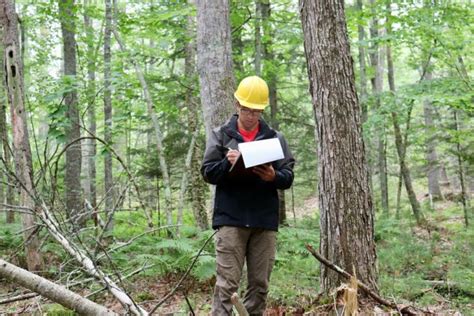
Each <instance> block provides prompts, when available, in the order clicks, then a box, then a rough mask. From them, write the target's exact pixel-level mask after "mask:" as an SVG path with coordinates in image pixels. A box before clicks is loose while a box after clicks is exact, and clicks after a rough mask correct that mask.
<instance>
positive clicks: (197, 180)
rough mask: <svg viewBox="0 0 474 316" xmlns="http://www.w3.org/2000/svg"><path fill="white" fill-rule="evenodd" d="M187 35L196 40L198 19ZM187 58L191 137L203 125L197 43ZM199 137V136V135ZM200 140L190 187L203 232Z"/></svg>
mask: <svg viewBox="0 0 474 316" xmlns="http://www.w3.org/2000/svg"><path fill="white" fill-rule="evenodd" d="M188 3H189V4H190V5H195V1H194V0H188ZM187 23H188V24H187V28H186V30H187V34H188V37H189V38H195V36H196V31H195V27H196V18H195V16H193V15H189V16H188V21H187ZM185 49H186V57H185V61H184V73H185V77H186V79H187V80H188V81H187V82H189V84H188V87H189V89H188V90H187V92H186V106H187V107H188V109H189V110H188V113H189V115H188V132H189V134H190V135H191V134H192V133H194V132H195V131H196V130H197V129H198V126H199V124H200V123H201V122H200V121H201V120H200V119H199V118H201V117H202V114H201V110H200V108H199V107H200V104H199V100H198V99H197V98H196V97H195V89H192V88H191V87H195V86H196V84H195V83H197V81H198V78H197V73H196V42H195V41H189V42H188V44H187V45H186V48H185ZM197 135H199V134H197ZM199 140H200V138H199V137H196V141H195V146H194V149H193V154H192V161H191V174H190V176H189V185H190V193H191V208H192V211H193V215H194V219H195V221H196V224H197V226H198V227H199V228H200V229H201V230H206V229H208V228H209V220H208V217H207V211H206V201H205V196H206V195H205V192H206V187H205V183H204V181H202V178H201V173H200V168H201V157H202V155H203V150H202V144H201V142H200V141H199Z"/></svg>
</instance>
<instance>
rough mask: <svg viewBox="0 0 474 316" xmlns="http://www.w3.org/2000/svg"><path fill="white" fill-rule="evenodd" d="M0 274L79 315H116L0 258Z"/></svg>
mask: <svg viewBox="0 0 474 316" xmlns="http://www.w3.org/2000/svg"><path fill="white" fill-rule="evenodd" d="M0 276H2V277H3V278H6V279H7V280H10V281H11V282H13V283H15V284H18V285H21V286H23V287H25V288H27V289H29V290H31V291H34V292H36V293H39V294H40V295H41V296H43V297H45V298H48V299H50V300H52V301H53V302H56V303H58V304H61V305H62V306H64V307H67V308H69V309H71V310H73V311H75V312H76V313H78V314H79V315H117V314H115V313H114V312H112V311H111V310H108V309H107V308H106V307H104V306H102V305H99V304H97V303H94V302H92V301H90V300H88V299H86V298H84V297H82V296H80V295H79V294H76V293H74V292H71V291H69V290H68V289H66V288H65V287H64V286H61V285H57V284H55V283H53V282H51V281H49V280H47V279H44V278H42V277H40V276H38V275H36V274H33V273H31V272H28V271H26V270H23V269H22V268H19V267H17V266H14V265H13V264H10V263H8V262H6V261H4V260H2V259H0Z"/></svg>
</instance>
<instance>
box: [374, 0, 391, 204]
mask: <svg viewBox="0 0 474 316" xmlns="http://www.w3.org/2000/svg"><path fill="white" fill-rule="evenodd" d="M370 5H371V6H372V14H374V15H375V0H370ZM370 37H371V40H372V47H371V52H370V62H371V65H372V67H373V68H374V73H375V75H374V76H373V77H372V78H371V83H372V93H373V94H374V97H375V108H376V109H380V106H381V100H380V98H381V93H382V89H383V75H382V74H383V63H382V58H381V54H380V49H381V48H380V47H379V45H378V43H377V41H378V40H379V22H378V18H377V17H373V18H372V20H371V23H370ZM380 115H382V116H384V115H383V114H382V113H380ZM380 121H381V123H380V124H381V126H379V131H378V132H377V165H378V175H379V183H380V201H381V206H382V210H383V212H384V213H388V209H389V205H388V178H387V153H386V144H385V120H384V119H383V120H380Z"/></svg>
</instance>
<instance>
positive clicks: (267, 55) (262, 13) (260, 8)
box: [255, 0, 287, 224]
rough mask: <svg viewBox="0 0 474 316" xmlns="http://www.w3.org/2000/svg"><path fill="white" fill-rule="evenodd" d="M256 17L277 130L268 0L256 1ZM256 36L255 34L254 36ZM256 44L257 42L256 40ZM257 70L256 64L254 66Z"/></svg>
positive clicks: (282, 207) (282, 210)
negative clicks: (258, 21) (261, 35)
mask: <svg viewBox="0 0 474 316" xmlns="http://www.w3.org/2000/svg"><path fill="white" fill-rule="evenodd" d="M256 6H257V16H258V17H259V18H260V23H259V24H258V25H259V34H260V32H261V31H260V28H261V29H263V39H260V40H259V43H260V46H261V47H260V53H261V54H262V58H261V60H262V61H263V77H264V78H265V80H266V81H267V83H268V90H269V98H270V123H271V126H272V127H273V128H274V129H276V130H278V128H279V125H280V124H279V122H278V119H277V112H278V99H277V80H276V78H277V76H276V73H275V72H276V71H275V69H274V68H272V67H271V66H270V65H272V64H273V63H274V54H273V47H272V38H273V37H274V33H273V29H272V26H271V23H270V17H271V7H270V1H269V0H257V1H256ZM255 36H257V33H256V34H255ZM256 42H257V40H256ZM255 68H256V69H257V64H256V65H255ZM278 199H279V202H280V203H279V211H278V213H279V223H280V224H284V223H286V222H287V217H286V199H285V191H284V190H278Z"/></svg>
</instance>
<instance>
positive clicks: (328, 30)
mask: <svg viewBox="0 0 474 316" xmlns="http://www.w3.org/2000/svg"><path fill="white" fill-rule="evenodd" d="M299 3H300V8H301V20H302V25H303V34H304V46H305V53H306V59H307V64H308V75H309V80H310V92H311V95H312V100H313V107H314V113H315V116H316V117H315V121H316V122H317V131H318V142H317V143H318V144H319V146H318V161H319V167H318V169H319V170H318V178H319V184H318V187H319V209H320V212H321V219H320V227H321V233H320V240H321V241H320V253H321V254H322V255H323V256H324V257H326V258H327V259H328V260H330V261H332V262H334V263H335V264H336V265H338V266H340V267H342V268H343V269H346V270H348V271H353V268H355V273H356V275H357V277H358V278H359V279H360V280H362V282H364V283H366V284H368V285H369V286H370V287H371V288H372V289H374V290H375V289H377V274H376V253H375V243H374V212H373V206H372V197H371V192H370V187H369V179H368V172H367V165H366V160H365V149H364V140H363V138H362V128H361V112H360V107H359V102H358V100H357V94H356V89H355V78H354V72H353V65H352V59H351V55H350V48H349V40H348V36H347V27H346V21H345V16H344V1H343V0H325V1H305V0H300V2H299ZM314 34H318V36H314ZM346 281H347V280H345V279H343V278H341V276H339V275H338V274H337V273H336V272H333V271H331V270H329V268H327V267H326V266H321V278H320V285H321V287H320V288H321V290H322V291H323V292H325V293H328V292H329V291H330V290H331V289H333V288H335V287H337V286H339V285H340V284H341V283H342V282H346Z"/></svg>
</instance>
